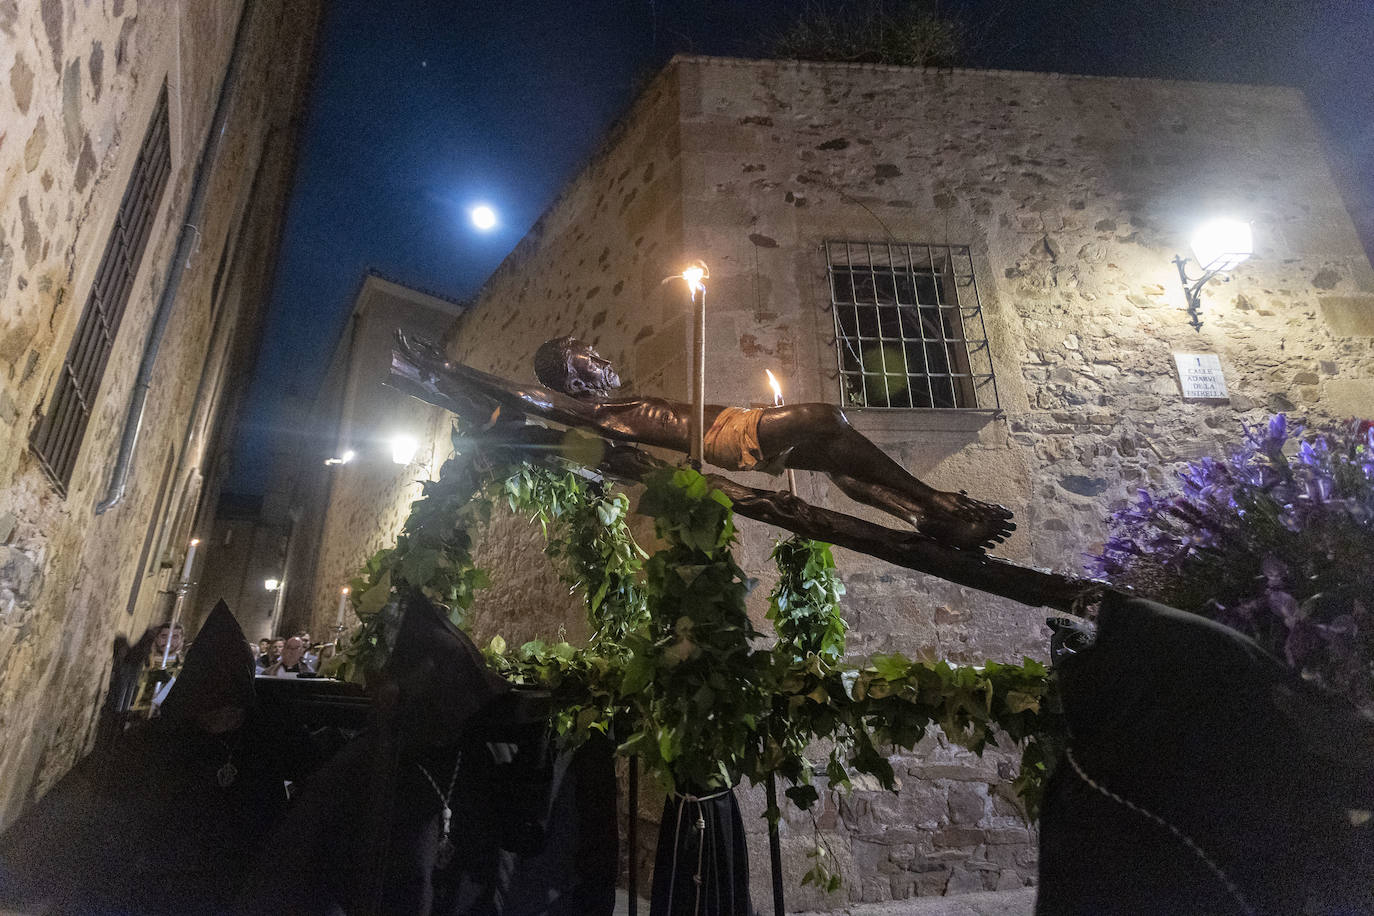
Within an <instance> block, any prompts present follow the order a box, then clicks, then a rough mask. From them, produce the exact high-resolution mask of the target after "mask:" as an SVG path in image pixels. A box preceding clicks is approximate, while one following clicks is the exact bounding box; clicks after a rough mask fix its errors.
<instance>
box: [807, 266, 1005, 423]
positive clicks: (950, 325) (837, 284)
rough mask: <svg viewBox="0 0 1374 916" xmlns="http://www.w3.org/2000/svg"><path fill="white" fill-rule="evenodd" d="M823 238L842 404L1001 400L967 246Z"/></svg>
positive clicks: (984, 404)
mask: <svg viewBox="0 0 1374 916" xmlns="http://www.w3.org/2000/svg"><path fill="white" fill-rule="evenodd" d="M824 247H825V262H826V275H827V279H828V281H829V285H830V310H831V313H832V314H833V316H834V319H835V352H836V358H837V361H838V372H837V375H838V378H839V381H840V402H841V403H842V404H843V405H844V406H846V407H874V408H886V409H892V408H896V409H960V410H998V409H999V407H1000V405H999V403H998V398H997V378H996V376H995V375H994V374H993V369H992V354H991V351H990V349H989V347H988V333H987V327H986V325H985V324H984V322H983V310H982V306H981V305H980V304H979V301H978V287H977V284H976V283H975V282H974V278H973V259H972V257H971V256H970V255H969V249H968V247H967V246H962V245H926V244H896V243H887V242H826V243H825V246H824Z"/></svg>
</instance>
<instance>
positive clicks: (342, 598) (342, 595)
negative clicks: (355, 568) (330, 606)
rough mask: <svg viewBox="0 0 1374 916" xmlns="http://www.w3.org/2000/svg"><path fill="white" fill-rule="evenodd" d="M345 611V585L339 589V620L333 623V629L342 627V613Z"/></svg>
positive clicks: (346, 596) (346, 601)
mask: <svg viewBox="0 0 1374 916" xmlns="http://www.w3.org/2000/svg"><path fill="white" fill-rule="evenodd" d="M347 612H348V586H346V585H345V586H344V587H343V588H342V589H340V590H339V622H338V623H337V624H335V625H334V629H336V630H342V629H343V628H344V614H346V613H347Z"/></svg>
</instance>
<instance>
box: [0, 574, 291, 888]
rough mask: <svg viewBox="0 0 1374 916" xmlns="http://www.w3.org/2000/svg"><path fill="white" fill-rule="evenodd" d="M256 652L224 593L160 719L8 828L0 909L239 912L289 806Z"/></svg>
mask: <svg viewBox="0 0 1374 916" xmlns="http://www.w3.org/2000/svg"><path fill="white" fill-rule="evenodd" d="M248 651H249V650H248V648H247V645H246V643H245V641H244V637H243V632H242V630H240V629H239V626H238V623H237V622H236V621H235V620H234V617H233V615H232V614H231V613H230V612H229V609H228V607H226V606H225V604H224V602H222V601H221V602H220V603H219V604H218V605H217V606H216V607H215V609H214V611H213V612H212V613H211V614H210V617H209V619H208V620H207V621H206V623H205V625H204V627H203V628H202V630H201V633H200V634H199V635H198V636H197V638H196V640H195V643H194V644H193V646H192V647H191V650H190V652H189V653H188V654H187V657H186V663H185V666H184V667H183V669H182V672H181V676H180V677H179V678H178V680H177V683H176V685H175V686H174V687H173V688H172V691H171V693H170V694H169V695H168V697H167V700H166V702H165V703H164V705H163V710H164V714H163V716H162V717H161V718H159V719H154V720H152V721H145V722H141V723H138V724H136V725H135V726H134V727H132V728H130V729H129V730H128V731H127V732H124V733H122V734H121V735H119V737H118V739H117V740H116V741H115V742H114V744H113V746H112V747H110V748H102V749H100V750H98V751H97V752H96V753H94V754H92V756H91V757H89V758H87V759H86V760H85V761H83V762H82V763H81V764H80V765H78V767H77V768H76V769H74V770H73V771H72V773H71V774H69V775H68V777H67V778H65V779H64V780H63V781H62V782H61V783H60V784H59V785H58V786H57V787H55V788H54V789H53V790H52V791H51V792H50V793H48V795H47V796H45V797H44V798H43V800H42V801H41V802H40V803H39V804H37V805H35V806H34V808H33V809H32V810H31V811H29V812H28V813H27V814H26V815H25V816H24V817H22V818H21V819H20V820H19V821H17V822H16V823H15V824H14V825H12V826H11V827H10V829H9V830H8V831H6V833H5V835H4V837H3V838H0V908H4V907H10V908H13V909H17V910H20V911H22V912H51V913H63V914H72V913H91V914H95V913H100V914H106V913H147V914H158V913H169V914H170V913H220V912H228V911H229V905H230V901H231V900H232V898H233V897H234V895H235V894H236V893H237V891H238V887H239V882H240V881H241V879H242V877H243V874H244V869H245V867H246V865H247V863H248V862H249V861H250V860H251V854H252V851H253V848H254V846H255V845H256V843H257V841H258V839H259V837H260V836H261V834H262V833H263V832H265V831H267V830H268V829H270V827H271V825H272V823H273V821H274V820H275V819H276V818H277V817H278V816H279V815H280V814H281V812H282V811H283V810H284V809H285V805H286V796H285V793H284V792H283V789H282V786H283V780H284V777H285V775H286V773H287V768H286V767H285V766H284V764H283V757H282V750H283V742H282V740H281V736H280V735H276V734H274V733H271V732H267V731H264V730H263V729H262V728H261V725H260V723H259V722H258V720H257V718H256V717H255V715H254V708H253V665H252V660H251V658H250V657H249V655H248Z"/></svg>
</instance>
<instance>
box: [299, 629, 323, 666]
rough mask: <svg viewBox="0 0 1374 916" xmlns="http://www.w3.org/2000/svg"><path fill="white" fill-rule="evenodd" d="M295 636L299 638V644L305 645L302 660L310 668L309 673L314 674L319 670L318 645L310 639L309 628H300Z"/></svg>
mask: <svg viewBox="0 0 1374 916" xmlns="http://www.w3.org/2000/svg"><path fill="white" fill-rule="evenodd" d="M296 637H297V638H298V639H300V641H301V645H303V646H305V655H304V656H302V661H303V662H304V663H305V665H306V667H307V668H309V669H310V673H311V674H315V673H316V672H318V671H319V670H320V647H319V646H317V645H315V644H314V643H312V642H311V641H310V631H309V630H301V631H300V632H299V633H297V634H296Z"/></svg>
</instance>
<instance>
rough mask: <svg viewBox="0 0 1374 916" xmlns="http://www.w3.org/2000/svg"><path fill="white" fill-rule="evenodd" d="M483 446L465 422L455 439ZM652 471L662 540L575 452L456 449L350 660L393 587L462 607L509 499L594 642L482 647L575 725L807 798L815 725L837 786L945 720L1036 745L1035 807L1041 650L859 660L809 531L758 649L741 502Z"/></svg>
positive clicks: (363, 592) (374, 651)
mask: <svg viewBox="0 0 1374 916" xmlns="http://www.w3.org/2000/svg"><path fill="white" fill-rule="evenodd" d="M470 444H471V440H466V439H463V438H462V437H461V436H460V434H459V433H458V431H456V430H455V433H454V445H455V450H459V448H460V446H468V445H470ZM646 484H647V486H646V489H645V492H644V494H643V496H642V498H641V501H640V508H639V511H640V512H641V513H642V514H645V515H647V516H650V517H652V518H653V519H654V525H655V531H656V533H657V535H658V537H659V538H660V539H661V540H662V541H663V542H664V543H665V546H664V547H663V549H661V550H659V551H658V552H656V553H654V554H653V555H652V556H650V555H648V554H646V553H645V552H644V551H643V550H642V549H641V548H640V547H639V545H638V544H636V543H635V541H634V538H633V536H632V535H631V533H630V530H629V527H628V525H627V523H626V520H627V516H628V513H629V500H628V498H627V497H626V496H625V494H623V493H618V492H610V491H609V490H608V488H607V487H606V486H605V485H604V483H602V482H601V481H599V480H594V479H590V478H589V477H587V476H584V475H583V474H582V473H580V472H579V469H578V468H577V467H576V466H573V467H572V468H570V467H569V465H568V464H566V463H564V462H563V461H562V460H560V459H557V458H551V457H540V458H537V459H532V458H530V456H529V455H528V454H525V453H521V452H517V451H514V450H512V449H505V448H503V447H501V446H499V445H498V446H495V447H489V446H483V447H480V448H478V449H476V450H475V451H474V452H473V453H472V454H470V455H467V456H462V455H455V457H454V458H452V459H450V460H449V461H448V462H446V463H445V464H444V466H443V468H442V470H441V472H440V475H439V479H438V480H437V481H427V482H425V483H424V487H423V491H422V494H421V497H420V498H419V499H418V500H416V501H415V503H414V504H412V507H411V512H410V515H409V517H408V518H407V520H406V522H405V525H404V527H403V531H402V534H401V535H400V536H399V537H398V539H397V542H396V544H395V546H393V547H390V548H387V549H384V550H382V551H379V552H378V553H377V554H376V555H374V556H373V557H372V558H371V559H369V560H368V562H367V565H366V566H365V567H364V569H363V570H362V571H361V573H360V575H359V576H358V578H356V579H355V580H354V581H353V583H352V585H353V595H354V607H355V610H356V611H357V613H358V616H359V618H360V619H361V620H362V626H361V627H360V628H359V629H358V630H357V632H356V633H355V635H354V637H353V640H352V642H351V644H350V646H349V648H348V649H347V650H346V651H345V653H344V654H343V663H342V670H341V672H340V674H341V676H346V677H353V678H355V679H357V678H359V677H360V676H361V675H362V674H363V673H364V672H365V671H366V670H367V669H369V668H372V669H375V668H379V667H380V666H381V662H382V661H383V660H384V658H385V654H386V651H387V648H388V645H389V634H390V633H391V632H392V629H393V628H394V625H395V621H394V620H392V619H391V617H392V616H393V615H392V614H390V612H389V609H390V608H393V607H394V606H395V603H394V601H393V600H392V599H393V593H394V592H395V591H396V590H397V589H405V588H414V589H418V590H420V591H422V592H423V593H424V594H425V595H426V596H427V597H429V598H430V599H431V600H433V601H436V602H438V603H441V604H444V605H447V606H448V607H449V608H450V609H451V614H452V616H453V618H454V620H455V622H456V623H458V624H459V625H460V626H461V625H462V624H463V623H464V619H465V617H466V612H467V610H468V608H470V607H471V605H472V602H473V596H474V594H475V592H476V590H477V589H479V588H481V587H483V586H485V585H486V584H487V581H488V580H487V576H486V575H485V574H484V573H483V572H482V571H481V570H480V569H478V568H477V567H476V566H475V564H474V562H473V558H472V546H473V535H472V532H473V531H474V530H475V529H476V528H477V527H478V526H479V525H480V524H484V523H486V522H487V521H489V519H490V515H491V509H492V504H493V501H494V500H495V499H498V498H500V499H504V501H505V502H506V504H507V505H508V506H509V507H510V508H511V509H512V510H514V511H516V512H517V513H522V514H526V515H528V516H530V517H531V518H532V519H533V520H536V521H538V522H539V523H540V525H541V527H542V529H543V531H544V533H545V535H546V537H547V548H546V552H547V553H548V555H549V556H550V557H551V558H552V559H553V560H554V561H555V563H556V564H557V566H558V568H559V571H560V575H561V576H562V578H563V580H564V581H565V582H567V583H568V584H569V585H570V586H572V587H575V588H577V589H579V590H580V591H581V592H582V595H583V598H584V600H585V603H586V608H587V614H588V621H589V623H590V625H591V630H592V633H593V637H592V639H591V640H590V642H589V644H588V645H587V646H586V647H574V646H571V645H569V644H567V643H566V642H560V643H557V644H552V645H550V644H546V643H544V642H541V641H534V642H530V643H526V644H525V645H523V646H520V647H519V648H518V649H515V650H511V649H510V648H509V647H508V646H507V645H506V644H505V641H504V640H502V639H501V637H499V636H497V637H495V638H493V639H492V640H491V642H490V644H489V645H488V646H487V647H486V649H485V650H484V652H485V655H486V657H487V659H488V661H489V663H490V664H491V665H493V667H495V668H496V669H497V670H498V671H500V672H501V673H502V674H503V675H504V676H505V677H507V678H508V679H510V680H512V681H513V682H516V683H523V684H529V685H538V686H541V687H543V688H545V689H548V690H550V691H552V693H553V694H554V697H555V701H556V703H555V705H556V708H557V709H558V710H559V711H558V713H557V719H556V722H555V725H556V727H557V729H558V731H559V732H560V733H561V734H563V735H564V736H565V737H566V738H567V740H570V741H573V742H576V741H579V740H582V739H583V738H585V737H586V736H587V735H588V734H590V733H591V732H592V731H598V732H601V733H603V734H607V735H610V736H612V737H613V738H615V739H616V740H617V741H619V742H620V743H619V751H620V753H622V754H626V755H630V754H633V755H637V756H639V757H640V758H641V760H642V761H643V764H644V766H645V767H646V769H647V770H648V771H649V772H651V773H653V774H654V775H656V776H657V777H658V778H659V780H660V782H661V783H662V784H663V786H664V787H665V789H667V790H669V791H694V792H706V791H712V790H717V789H722V788H728V787H731V786H734V785H737V784H738V783H740V782H741V781H742V780H743V779H745V778H748V779H749V780H750V781H751V782H754V783H759V782H761V781H763V780H764V779H766V778H767V777H768V776H769V775H770V774H776V775H777V776H778V777H780V778H781V779H784V780H786V781H787V782H788V783H789V784H790V786H789V787H788V788H787V789H786V795H787V797H788V798H789V799H790V800H791V801H792V802H793V803H794V804H795V805H797V806H798V807H799V808H802V809H808V808H810V807H811V806H812V805H813V804H814V803H815V802H816V801H817V799H818V798H819V793H818V791H817V789H816V788H815V786H813V785H812V776H813V771H814V770H815V769H816V767H815V766H814V765H813V764H812V763H811V761H810V760H809V759H808V757H807V756H806V751H807V749H808V748H810V747H813V746H814V745H815V744H816V742H826V743H828V744H829V745H830V748H831V749H830V752H829V755H828V758H827V759H826V761H825V763H824V765H823V767H821V769H822V770H823V772H824V775H825V777H826V780H827V782H828V783H829V784H830V786H832V787H835V788H840V789H844V790H848V789H850V788H852V786H853V784H854V782H855V780H856V779H858V778H859V776H860V774H862V775H863V776H865V777H867V778H868V779H869V780H871V781H876V782H877V784H878V785H881V786H882V787H883V788H885V789H888V790H893V791H895V790H896V789H897V779H896V776H895V774H894V772H893V770H892V766H891V764H890V763H889V761H888V756H887V753H885V752H884V751H882V750H880V748H881V747H892V748H902V749H910V748H912V747H913V746H914V745H915V744H916V742H917V741H919V740H920V739H921V738H922V737H923V736H924V735H925V733H926V730H927V728H929V727H930V726H931V725H938V726H939V727H940V728H941V730H942V731H943V732H944V734H945V735H946V736H947V738H948V739H949V740H950V741H952V742H954V743H956V744H958V745H960V746H962V747H965V748H968V749H969V750H972V751H973V752H975V753H979V754H981V753H982V752H983V750H984V749H985V748H986V747H987V746H988V745H995V744H996V743H997V736H998V733H999V732H1000V733H1003V734H1005V736H1006V737H1008V738H1010V739H1011V740H1012V741H1013V742H1017V743H1020V744H1021V745H1022V748H1023V750H1022V760H1021V773H1020V775H1019V777H1018V778H1017V780H1016V782H1015V788H1016V790H1017V792H1018V793H1019V795H1020V797H1021V798H1022V800H1023V802H1024V804H1025V807H1026V811H1027V814H1028V816H1029V817H1030V818H1034V817H1035V816H1036V815H1037V814H1038V810H1039V805H1040V801H1041V798H1042V796H1043V790H1044V786H1045V784H1046V781H1047V779H1048V776H1049V775H1050V769H1051V767H1052V763H1053V761H1054V760H1055V759H1056V756H1057V750H1058V744H1059V742H1060V740H1061V736H1062V735H1063V732H1064V728H1063V722H1062V718H1061V716H1060V713H1059V709H1058V702H1057V695H1056V692H1055V684H1054V680H1053V677H1052V675H1051V673H1050V672H1049V671H1048V670H1047V669H1046V667H1045V666H1044V665H1043V664H1041V663H1039V662H1037V661H1034V660H1032V659H1025V660H1023V662H1022V664H1019V665H1012V664H1000V663H996V662H988V663H986V664H984V665H982V666H979V667H967V666H958V667H956V666H953V665H950V664H949V663H948V662H945V661H941V660H916V659H909V658H906V657H904V656H901V655H895V654H894V655H878V656H874V657H872V658H871V659H869V660H868V661H867V663H865V664H863V665H861V666H853V665H846V664H845V663H844V653H845V630H846V626H845V622H844V620H843V618H842V617H841V615H840V613H839V598H840V596H841V595H842V594H843V591H844V587H843V585H842V584H841V582H840V581H839V578H838V576H837V574H836V571H835V563H834V558H833V556H832V555H831V552H830V548H829V547H828V546H827V545H825V544H820V543H816V542H814V541H809V540H806V539H803V538H796V537H793V538H788V539H785V540H782V541H780V542H779V543H778V544H777V545H776V547H775V548H774V551H773V559H774V560H775V562H776V563H777V564H778V571H779V580H778V585H777V587H776V588H775V589H774V590H773V592H772V594H771V596H770V606H769V611H768V619H769V620H770V621H771V622H772V623H773V627H774V629H775V631H776V634H777V640H776V642H775V643H774V645H772V646H771V647H768V648H756V647H755V643H756V642H757V641H758V639H759V637H760V636H761V634H759V633H758V632H756V631H755V629H754V627H753V626H752V624H751V623H750V620H749V617H748V615H747V613H746V612H745V598H746V596H747V594H748V592H749V589H750V588H751V587H752V584H753V583H752V581H751V580H749V579H748V577H747V576H746V575H745V573H744V571H743V570H741V569H740V568H739V566H738V565H737V564H736V563H735V561H734V559H733V556H732V554H731V547H732V546H733V544H734V542H735V538H736V533H735V527H734V522H733V511H732V508H731V503H730V500H729V499H728V498H727V497H726V496H725V495H724V494H722V493H721V492H719V491H718V490H714V489H712V488H711V487H710V486H709V484H708V482H707V480H706V479H705V478H704V477H702V476H701V475H700V474H698V473H697V472H695V471H693V470H689V469H681V468H679V469H666V470H665V471H663V472H661V473H659V474H658V475H656V476H653V477H652V478H651V479H649V480H648V481H647V482H646ZM768 816H769V817H772V818H776V817H778V816H779V812H778V811H776V810H770V811H769V812H768ZM808 880H815V881H817V882H818V883H821V884H822V885H825V886H830V887H832V889H833V886H837V881H838V878H837V876H834V875H830V874H829V873H828V872H827V871H826V869H825V868H824V867H823V866H820V865H818V866H817V868H814V869H813V870H812V872H811V873H808Z"/></svg>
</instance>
